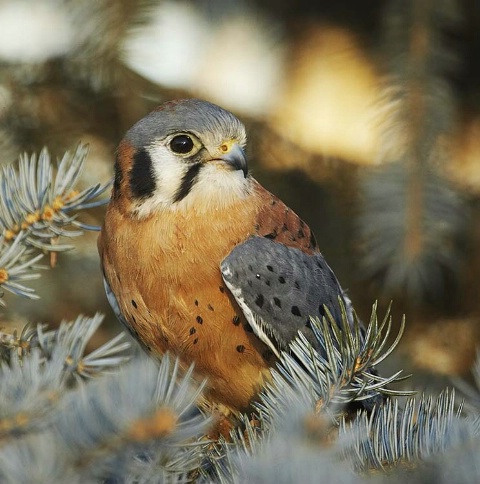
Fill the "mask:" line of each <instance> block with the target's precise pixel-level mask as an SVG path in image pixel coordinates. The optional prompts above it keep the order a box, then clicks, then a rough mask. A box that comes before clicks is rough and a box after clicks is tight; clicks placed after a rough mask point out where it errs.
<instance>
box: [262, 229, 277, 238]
mask: <svg viewBox="0 0 480 484" xmlns="http://www.w3.org/2000/svg"><path fill="white" fill-rule="evenodd" d="M277 235H278V233H277V231H276V230H274V231H273V232H270V233H269V234H265V235H264V237H265V238H266V239H270V240H273V239H275V238H276V237H277Z"/></svg>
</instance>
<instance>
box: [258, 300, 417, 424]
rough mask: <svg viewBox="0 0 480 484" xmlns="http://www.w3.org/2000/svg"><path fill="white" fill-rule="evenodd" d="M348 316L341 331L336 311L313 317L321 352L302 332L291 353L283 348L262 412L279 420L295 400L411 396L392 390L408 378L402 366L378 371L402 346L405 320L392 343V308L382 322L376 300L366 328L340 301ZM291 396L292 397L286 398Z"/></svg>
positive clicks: (327, 404)
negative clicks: (350, 316)
mask: <svg viewBox="0 0 480 484" xmlns="http://www.w3.org/2000/svg"><path fill="white" fill-rule="evenodd" d="M340 307H341V312H342V319H343V325H342V327H343V328H348V329H344V330H341V329H340V327H339V325H338V324H337V322H335V320H334V319H333V317H332V315H331V314H330V312H329V311H328V309H327V310H326V316H325V317H324V318H322V320H319V319H312V320H311V325H312V328H313V330H314V333H315V337H316V339H317V340H318V342H319V344H320V347H321V348H322V349H323V351H322V352H321V353H319V352H316V351H315V350H314V349H313V348H312V346H311V344H310V343H309V342H308V341H307V339H306V338H305V337H304V336H303V335H302V334H299V336H298V338H297V339H296V340H295V341H294V342H293V343H292V344H291V353H290V354H289V353H283V354H282V356H281V358H280V363H279V364H278V366H277V368H276V369H274V370H272V383H271V384H267V385H266V390H265V391H264V392H263V393H262V404H261V406H260V413H261V416H262V418H264V419H266V420H267V421H272V420H278V418H279V417H280V416H281V415H283V412H284V411H285V409H284V407H290V406H291V401H290V400H291V399H293V400H298V399H300V400H304V399H310V401H311V403H312V404H313V405H314V408H316V409H317V411H319V410H321V409H324V408H331V407H335V406H337V407H339V408H341V407H343V406H344V405H346V404H348V403H350V402H353V401H362V400H366V399H373V401H375V398H376V396H378V395H379V394H383V395H389V396H392V395H411V394H412V393H413V392H410V391H404V390H392V389H391V388H389V387H388V385H390V384H391V383H395V382H398V381H401V380H404V379H405V378H406V377H404V376H402V375H401V373H402V372H401V371H398V372H396V373H394V374H393V375H391V376H389V377H381V376H379V375H377V373H376V371H375V369H374V367H375V365H377V364H378V363H380V362H381V361H383V360H384V359H385V358H386V357H388V355H389V354H390V353H391V352H392V351H393V350H394V348H395V347H396V346H397V345H398V343H399V341H400V338H401V335H402V333H403V329H404V325H405V321H404V319H403V320H402V324H401V327H400V330H399V333H398V335H397V337H396V338H395V340H394V341H393V343H391V345H390V346H387V340H388V337H389V335H390V332H391V326H392V318H391V316H390V308H388V310H387V312H386V314H385V317H384V318H383V320H382V322H380V323H379V321H378V318H377V306H376V304H375V305H374V306H373V308H372V313H371V317H370V321H369V323H368V326H367V329H366V331H365V332H363V331H362V329H361V323H360V321H359V320H358V317H357V315H356V314H355V313H354V314H353V328H352V329H350V326H349V324H348V315H347V312H346V310H345V306H344V305H343V304H342V302H341V301H340ZM287 397H288V398H287Z"/></svg>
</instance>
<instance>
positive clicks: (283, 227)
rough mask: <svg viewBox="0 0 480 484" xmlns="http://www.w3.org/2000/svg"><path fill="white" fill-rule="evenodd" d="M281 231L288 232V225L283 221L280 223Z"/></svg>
mask: <svg viewBox="0 0 480 484" xmlns="http://www.w3.org/2000/svg"><path fill="white" fill-rule="evenodd" d="M282 232H288V226H287V224H285V223H284V224H283V225H282Z"/></svg>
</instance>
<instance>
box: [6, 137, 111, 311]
mask: <svg viewBox="0 0 480 484" xmlns="http://www.w3.org/2000/svg"><path fill="white" fill-rule="evenodd" d="M87 152H88V148H87V146H86V145H82V144H80V145H78V146H77V148H76V150H75V152H73V153H70V152H66V153H65V154H64V156H63V157H62V159H61V160H60V161H59V163H58V164H57V167H56V170H55V169H54V166H53V164H52V162H51V161H50V156H49V154H48V152H47V150H46V149H43V150H42V151H41V152H40V155H39V157H38V158H37V157H36V155H32V156H31V157H30V158H29V157H28V156H27V155H23V156H21V157H20V160H19V162H18V166H16V167H15V166H14V165H8V166H6V167H3V168H2V169H0V229H1V231H2V235H1V239H0V286H1V287H3V288H4V289H5V290H8V291H10V292H12V293H14V294H17V295H20V296H25V297H29V298H31V299H33V298H38V296H37V295H36V294H35V293H34V291H33V290H32V289H31V288H29V287H27V286H25V285H23V281H27V280H31V279H36V278H38V277H39V274H38V273H37V272H35V270H38V269H41V268H44V266H39V265H37V264H36V263H37V262H38V261H39V259H40V258H41V256H42V253H43V252H49V253H51V254H54V253H56V252H60V251H65V250H69V249H71V248H73V246H72V245H68V244H62V243H59V239H60V237H66V238H71V237H77V236H79V235H81V234H82V231H83V230H84V229H87V230H97V229H98V227H95V226H92V225H87V224H84V223H82V222H80V221H78V220H77V213H78V212H79V211H81V210H85V209H88V208H93V207H97V206H100V205H103V204H105V203H106V202H107V199H100V200H99V199H98V196H99V195H101V194H102V193H104V192H105V191H106V190H107V188H108V187H109V186H110V183H106V184H97V185H95V186H92V187H88V188H85V189H83V190H78V189H77V184H78V181H79V178H80V176H81V173H82V170H83V167H84V164H85V159H86V156H87ZM69 227H75V230H67V229H68V228H69ZM39 252H41V253H40V254H39ZM32 270H33V272H32ZM0 303H2V304H3V302H2V301H1V299H0Z"/></svg>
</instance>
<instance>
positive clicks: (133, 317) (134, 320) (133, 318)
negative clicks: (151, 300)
mask: <svg viewBox="0 0 480 484" xmlns="http://www.w3.org/2000/svg"><path fill="white" fill-rule="evenodd" d="M132 320H133V322H134V323H136V322H137V320H136V319H135V316H134V315H133V314H132Z"/></svg>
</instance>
